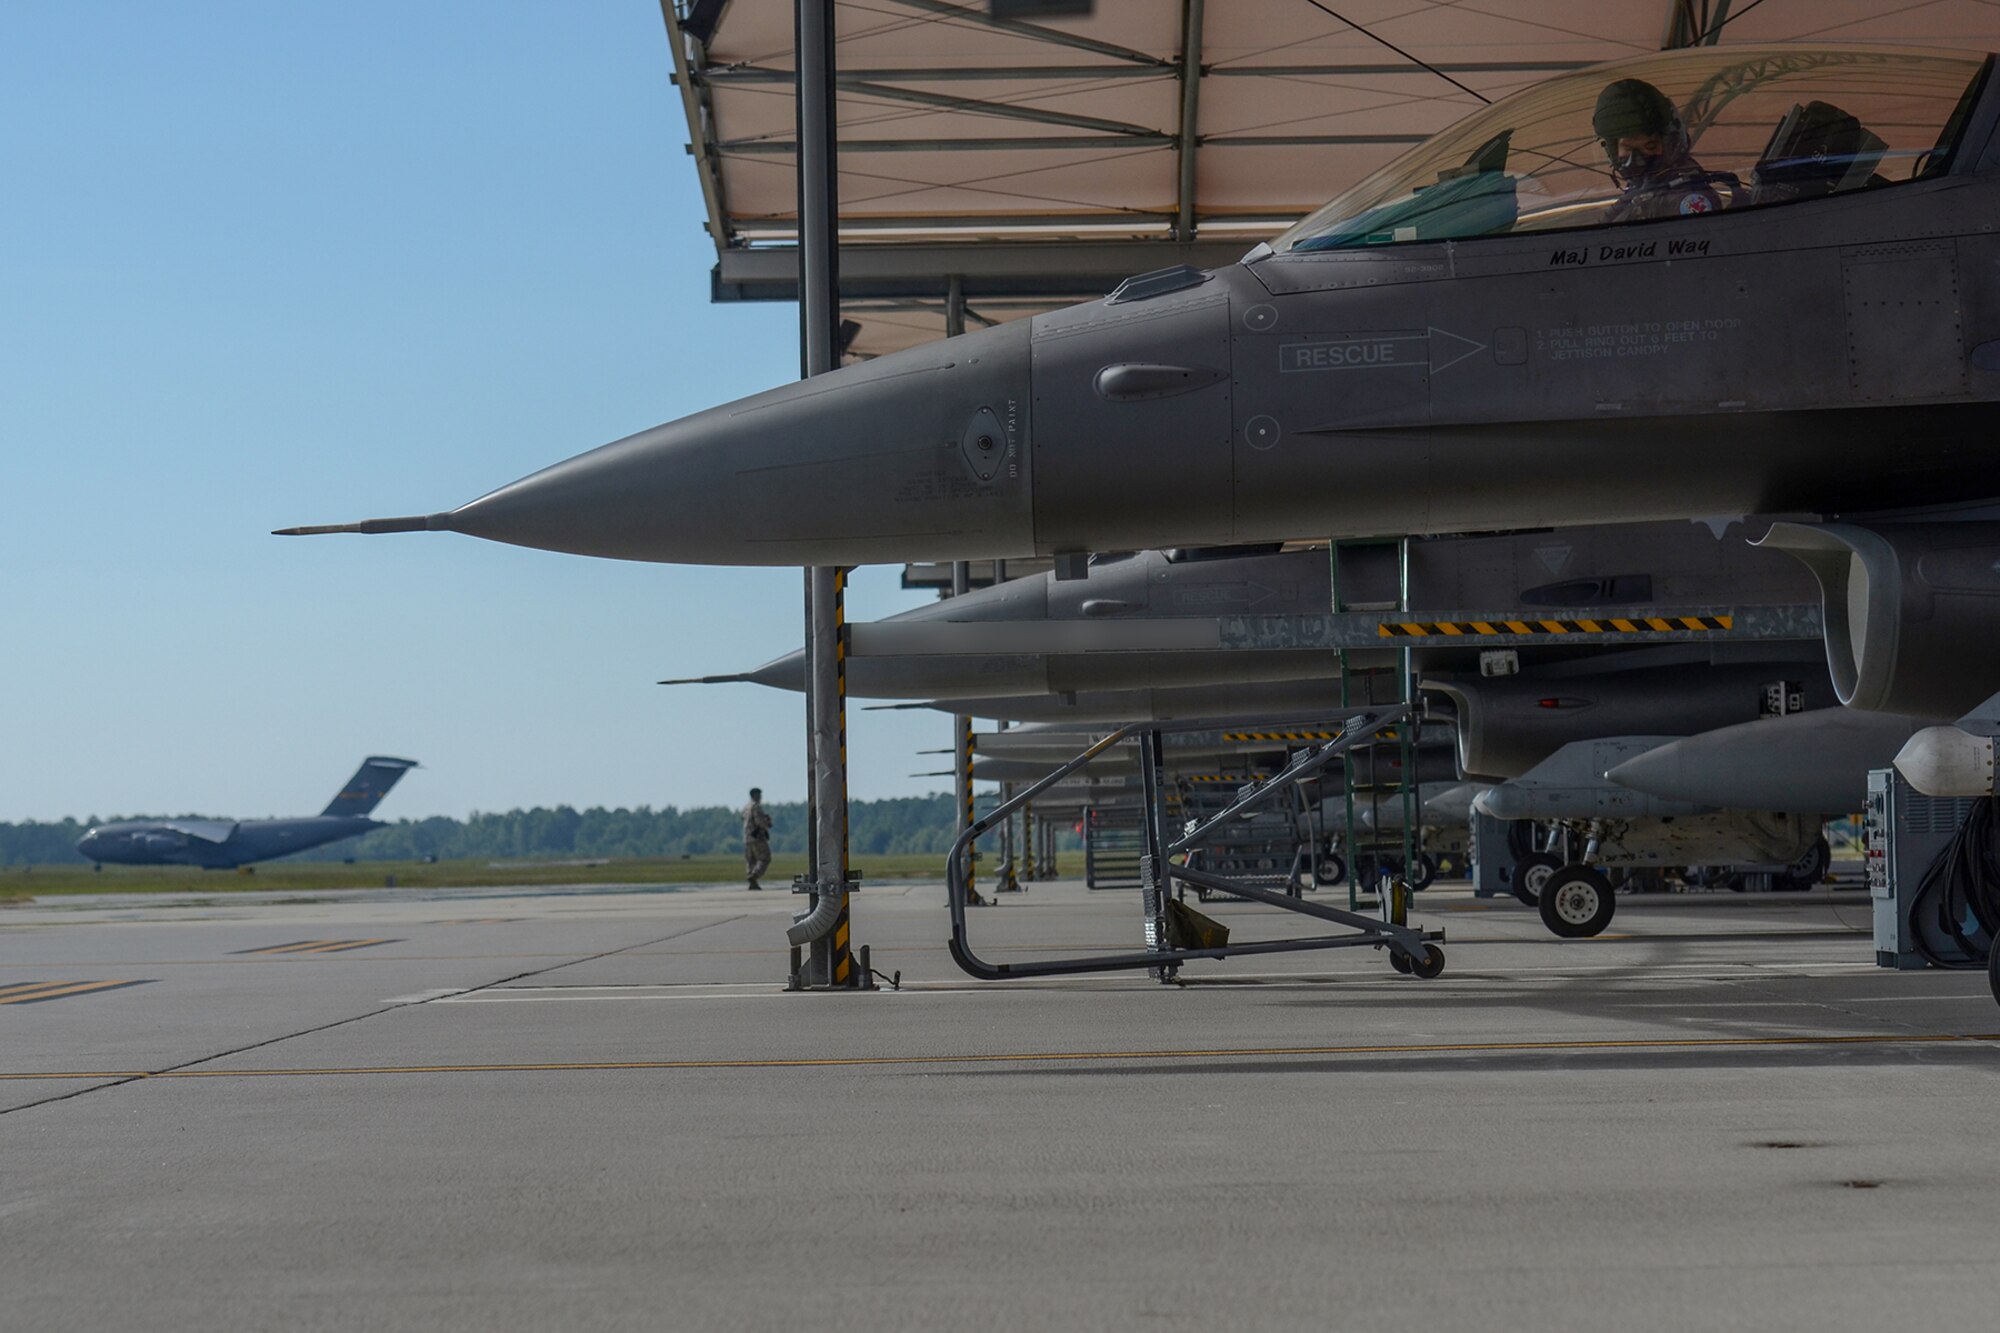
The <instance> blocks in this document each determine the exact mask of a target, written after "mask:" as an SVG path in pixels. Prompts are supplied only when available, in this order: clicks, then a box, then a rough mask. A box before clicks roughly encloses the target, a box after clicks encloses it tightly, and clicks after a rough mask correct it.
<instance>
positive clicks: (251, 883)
mask: <svg viewBox="0 0 2000 1333" xmlns="http://www.w3.org/2000/svg"><path fill="white" fill-rule="evenodd" d="M854 868H855V870H856V871H857V872H859V873H860V875H861V877H862V880H863V882H864V883H865V882H867V881H869V880H882V879H912V878H917V879H924V878H936V877H940V876H942V875H943V874H944V856H943V854H942V853H924V854H922V855H908V856H861V857H856V858H855V859H854ZM804 870H805V857H804V856H802V855H798V854H791V855H785V856H779V857H775V858H773V860H772V862H771V869H770V870H769V871H768V872H767V873H766V874H765V876H764V885H765V887H766V888H772V889H779V890H786V889H789V888H790V887H791V883H792V877H793V876H794V875H797V874H800V873H801V872H803V871H804ZM742 878H743V858H742V857H741V856H736V855H724V856H692V857H687V858H685V859H682V858H675V859H672V860H668V859H665V858H661V859H653V860H631V861H616V860H613V861H590V862H583V861H567V862H554V861H435V862H424V861H361V862H357V863H356V864H354V865H343V864H342V863H340V862H338V861H266V862H263V863H262V864H260V865H257V866H255V867H245V868H244V869H242V870H235V871H230V870H191V869H187V868H184V867H178V866H106V867H104V869H103V870H102V871H93V870H92V869H91V868H90V867H89V866H33V867H29V866H9V867H6V868H5V869H0V902H14V903H20V902H25V901H28V900H30V899H34V898H45V897H50V896H53V895H56V894H69V893H231V892H238V893H240V892H250V891H270V890H278V889H379V888H386V887H390V886H391V882H392V881H393V885H394V887H397V888H406V889H412V888H466V887H474V886H477V887H510V886H514V885H521V886H535V885H548V884H718V883H719V884H727V883H731V882H737V881H741V879H742Z"/></svg>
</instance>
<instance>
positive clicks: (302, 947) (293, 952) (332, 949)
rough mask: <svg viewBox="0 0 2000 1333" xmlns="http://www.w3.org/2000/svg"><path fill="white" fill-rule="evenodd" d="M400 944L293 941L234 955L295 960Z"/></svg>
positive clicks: (351, 941)
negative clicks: (278, 956) (303, 957)
mask: <svg viewBox="0 0 2000 1333" xmlns="http://www.w3.org/2000/svg"><path fill="white" fill-rule="evenodd" d="M400 943H402V941H400V940H392V939H379V940H293V941H292V942H291V943H290V944H273V945H271V946H270V947H268V948H264V949H238V950H236V954H237V956H238V957H241V956H243V955H246V954H252V955H263V956H266V957H273V956H277V955H284V956H286V957H292V958H296V957H299V956H301V955H306V954H323V953H346V952H347V951H348V950H350V949H366V948H370V947H372V946H373V945H377V944H400Z"/></svg>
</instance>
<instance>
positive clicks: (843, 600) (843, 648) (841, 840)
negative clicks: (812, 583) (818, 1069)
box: [827, 568, 855, 986]
mask: <svg viewBox="0 0 2000 1333" xmlns="http://www.w3.org/2000/svg"><path fill="white" fill-rule="evenodd" d="M833 679H834V687H833V698H834V709H835V713H836V715H835V727H836V734H837V736H838V741H839V750H840V767H839V771H838V775H837V780H838V781H839V783H840V800H839V807H840V809H839V816H840V835H839V837H838V839H837V840H836V843H835V855H834V857H833V858H831V859H832V860H833V862H834V864H835V866H837V868H838V871H839V877H838V882H839V884H840V919H839V920H838V921H837V922H835V923H834V927H833V934H832V935H831V936H829V938H830V939H831V940H832V942H833V945H832V951H831V954H830V956H829V958H828V960H827V963H828V966H827V974H828V975H829V976H830V977H832V978H833V984H834V985H836V986H852V985H854V984H855V977H854V947H853V945H852V943H851V942H850V941H849V938H848V937H849V936H850V934H852V927H853V922H852V920H851V918H850V912H851V910H852V906H853V900H852V899H851V898H850V897H849V896H848V893H847V884H848V874H849V871H850V869H851V866H850V863H849V861H848V845H847V832H848V830H847V570H846V569H844V568H836V569H835V570H834V571H833Z"/></svg>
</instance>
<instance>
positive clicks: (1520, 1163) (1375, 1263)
mask: <svg viewBox="0 0 2000 1333" xmlns="http://www.w3.org/2000/svg"><path fill="white" fill-rule="evenodd" d="M1344 900H1345V899H1344V894H1342V895H1340V897H1339V899H1338V901H1339V902H1341V903H1343V904H1344ZM795 905H796V900H794V899H793V898H792V897H791V895H789V894H786V893H782V892H778V893H774V892H764V893H760V894H751V893H745V892H743V891H742V890H740V889H737V888H710V889H679V890H674V891H665V890H663V891H657V892H643V891H642V892H634V891H629V890H585V889H579V890H564V891H526V892H524V891H505V892H503V891H477V890H457V891H436V892H428V893H422V892H414V891H405V890H388V891H376V892H369V893H339V894H316V895H283V894H260V895H254V896H252V895H236V894H229V895H217V896H215V897H213V898H209V899H180V900H162V899H159V898H123V899H114V898H71V899H50V900H47V901H45V902H40V903H35V904H31V905H29V906H26V907H21V908H15V909H10V910H7V911H4V912H0V1291H4V1292H5V1299H4V1301H0V1327H5V1328H9V1329H12V1328H21V1329H36V1330H46V1329H67V1328H93V1329H94V1328H108V1327H119V1326H122V1327H133V1328H148V1329H150V1328H200V1329H202V1330H204V1331H208V1330H235V1329H243V1330H253V1329H254V1330H268V1329H271V1328H279V1327H282V1328H294V1329H318V1328H328V1329H334V1328H340V1329H346V1328H395V1329H468V1330H470V1329H480V1330H489V1329H528V1328H562V1329H641V1328H644V1329H659V1328H666V1329H701V1330H708V1329H723V1330H728V1329H746V1330H747V1329H756V1330H762V1329H773V1328H780V1327H788V1328H805V1327H810V1328H815V1329H835V1330H849V1329H851V1330H857V1331H859V1330H879V1329H925V1330H938V1329H980V1330H988V1329H991V1328H993V1327H995V1326H1008V1325H1011V1326H1015V1327H1030V1328H1061V1329H1127V1328H1144V1329H1154V1328H1166V1329H1173V1328H1188V1329H1313V1330H1324V1329H1328V1328H1371V1327H1412V1328H1426V1329H1434V1328H1448V1329H1468V1330H1473V1329H1476V1330H1495V1329H1514V1328H1534V1329H1551V1330H1564V1329H1603V1328H1607V1327H1609V1328H1619V1329H1691V1328H1701V1329H1716V1328H1725V1329H1729V1328H1743V1329H1757V1330H1773V1329H1816V1330H1825V1329H1880V1328H1884V1327H1888V1326H1891V1325H1892V1324H1895V1323H1899V1322H1903V1321H1908V1320H1911V1319H1921V1320H1924V1321H1926V1322H1929V1321H1938V1322H1940V1323H1941V1324H1942V1325H1943V1326H1966V1327H1984V1326H1986V1325H1987V1324H1988V1323H1989V1322H1990V1321H1991V1319H1992V1317H1993V1315H1992V1311H1993V1309H1994V1303H1995V1299H1996V1297H1995V1294H1994V1291H1993V1286H1992V1277H1991V1273H1992V1269H1991V1259H1992V1256H1993V1255H1994V1253H1995V1247H1996V1244H2000V1241H1996V1236H2000V1171H1996V1168H1995V1160H1996V1156H2000V1154H1996V1152H1995V1144H1996V1139H2000V1135H1996V1126H2000V1010H1996V1008H1995V1006H1994V1004H1993V1001H1992V998H1991V996H1990V995H1989V994H1988V992H1987V989H1986V983H1985V979H1984V977H1983V976H1982V975H1979V974H1971V973H1942V972H1926V973H1894V972H1886V971H1881V970H1879V969H1877V968H1876V967H1875V966H1874V965H1873V952H1872V946H1871V944H1870V941H1869V938H1868V935H1867V929H1868V922H1869V910H1868V901H1867V899H1866V897H1865V895H1862V894H1860V893H1856V892H1853V891H1843V892H1828V891H1825V890H1819V891H1815V892H1813V893H1811V894H1803V895H1771V896H1754V895H1744V896H1739V895H1731V894H1713V895H1679V896H1661V897H1647V898H1626V899H1624V900H1622V901H1621V903H1620V906H1619V912H1618V917H1617V919H1616V920H1615V921H1614V922H1613V923H1612V930H1611V933H1610V934H1608V935H1607V936H1605V937H1602V938H1599V939H1596V940H1584V941H1560V940H1556V939H1554V938H1552V937H1550V936H1549V935H1548V934H1547V933H1546V932H1545V931H1544V930H1543V928H1542V926H1541V924H1540V921H1539V920H1538V919H1537V918H1536V917H1535V915H1534V914H1533V913H1532V912H1531V911H1530V910H1529V909H1526V908H1523V907H1520V906H1519V905H1517V904H1515V903H1513V902H1512V901H1511V900H1507V901H1502V902H1478V901H1475V900H1473V899H1472V898H1471V897H1470V895H1469V893H1468V892H1467V891H1466V889H1465V888H1464V886H1462V885H1461V886H1452V885H1441V886H1439V887H1437V888H1435V889H1432V890H1430V891H1428V892H1426V893H1424V894H1422V895H1420V896H1419V899H1418V916H1419V918H1420V919H1421V920H1422V921H1423V922H1424V923H1425V924H1435V925H1442V926H1443V927H1444V928H1445V929H1446V930H1447V931H1448V932H1449V935H1450V939H1449V941H1448V943H1447V944H1446V946H1445V948H1446V952H1447V955H1448V959H1449V963H1448V968H1447V971H1446V972H1445V974H1444V975H1443V976H1442V977H1440V978H1438V979H1436V980H1433V981H1428V982H1426V981H1422V980H1418V979H1415V978H1409V977H1402V976H1397V975H1395V974H1394V973H1392V972H1391V971H1390V969H1389V967H1388V966H1387V963H1386V960H1385V959H1384V957H1383V956H1382V955H1381V954H1380V953H1379V952H1377V951H1375V950H1372V949H1358V950H1336V951H1331V952H1326V953H1316V954H1297V955H1278V956H1263V957H1249V958H1240V959H1233V960H1229V961H1225V962H1221V963H1212V964H1207V965H1197V966H1191V967H1190V968H1188V969H1187V971H1186V972H1185V974H1184V976H1185V978H1186V980H1187V982H1188V984H1187V985H1185V986H1182V987H1164V986H1161V985H1159V984H1157V983H1155V982H1152V981H1150V980H1147V979H1146V978H1145V977H1144V976H1143V975H1129V974H1128V975H1119V976H1110V977H1102V978H1079V979H1071V980H1063V981H1044V982H1014V983H1005V984H998V985H994V984H983V983H978V982H973V981H971V980H969V979H968V978H965V977H964V976H963V975H962V974H960V973H959V972H958V971H957V970H956V969H955V968H954V967H953V965H952V964H951V962H950V960H949V958H948V957H947V956H946V954H945V951H944V947H943V944H944V937H945V924H946V923H945V914H944V909H943V901H942V891H941V889H940V888H939V887H938V886H937V885H934V884H932V885H915V886H905V885H900V884H899V885H893V886H884V887H877V888H869V889H866V890H865V891H864V892H863V893H862V894H861V895H860V896H859V897H857V899H856V901H855V910H854V921H855V938H856V940H857V941H860V942H867V943H870V944H872V945H873V946H874V958H875V964H876V966H877V967H878V968H879V969H881V970H883V971H898V970H899V971H900V972H901V973H902V978H903V989H902V990H901V991H898V992H889V991H883V992H878V993H875V994H843V995H787V994H785V993H783V992H782V990H781V984H782V980H783V974H784V970H785V947H784V941H783V926H784V924H785V922H786V919H787V916H788V914H789V913H790V911H791V910H793V908H794V907H795ZM1203 910H1206V911H1209V912H1210V913H1211V914H1212V915H1215V916H1217V917H1218V918H1220V919H1223V920H1225V921H1226V922H1227V923H1228V924H1230V925H1231V926H1232V928H1233V929H1234V930H1236V932H1237V938H1238V939H1251V938H1275V937H1278V936H1280V935H1294V934H1301V933H1306V932H1307V931H1309V930H1311V929H1313V928H1314V925H1313V923H1310V922H1303V921H1297V920H1294V919H1292V918H1290V917H1288V916H1285V915H1283V914H1280V913H1278V912H1276V911H1274V910H1273V909H1269V908H1265V907H1261V906H1255V905H1248V904H1222V903H1217V904H1210V905H1208V906H1207V907H1205V908H1204V909H1203ZM971 928H972V931H973V933H974V936H975V941H976V947H978V948H979V949H980V950H981V951H982V952H985V953H987V954H989V955H990V956H993V957H995V958H998V959H1003V960H1004V959H1008V958H1026V957H1031V956H1039V955H1050V954H1069V953H1075V952H1079V951H1090V952H1100V951H1108V950H1122V949H1129V948H1133V947H1136V946H1137V943H1138V932H1139V920H1138V903H1137V899H1136V895H1135V894H1133V893H1131V892H1100V893H1091V892H1089V891H1087V890H1085V889H1083V888H1082V887H1081V886H1080V885H1077V884H1074V883H1061V884H1039V885H1034V886H1032V887H1031V889H1030V891H1029V892H1028V893H1026V894H1023V895H1020V896H1019V897H1009V898H1007V899H1004V900H1003V901H1002V903H1001V905H999V906H996V907H992V908H988V909H982V910H976V911H974V913H973V914H972V919H971Z"/></svg>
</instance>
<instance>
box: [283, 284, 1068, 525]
mask: <svg viewBox="0 0 2000 1333" xmlns="http://www.w3.org/2000/svg"><path fill="white" fill-rule="evenodd" d="M1028 407H1029V389H1028V323H1027V321H1026V320H1022V321H1018V322H1016V323H1013V324H1007V325H1002V326H1000V327H997V328H993V329H988V330H984V331H981V332H979V333H975V334H969V335H967V336H965V337H962V338H954V339H951V340H950V341H948V342H944V343H936V344H931V345H928V346H923V347H917V348H912V349H910V350H908V351H905V352H899V353H896V354H894V355H891V356H885V357H881V358H879V359H877V360H874V361H869V362H865V363H863V364H861V365H857V366H849V367H846V368H844V369H841V370H837V371H834V372H832V373H830V374H827V375H822V376H819V377H817V378H814V379H811V380H806V381H801V382H799V383H795V384H788V385H785V386H783V387H782V388H778V389H773V390H770V391H769V392H766V393H761V394H757V395H756V396H754V397H751V398H745V399H743V400H741V401H739V402H734V403H729V404H725V405H724V406H721V407H716V408H711V409H710V410H708V411H705V412H699V413H696V414H695V415H693V416H690V417H684V418H682V419H681V420H679V421H673V422H669V423H668V424H666V425H664V426H657V427H655V428H653V429H652V430H648V431H642V432H640V433H639V434H637V435H633V436H629V437H627V438H626V439H623V440H619V441H617V442H615V443H612V444H607V445H605V446H604V447H602V448H600V449H594V450H592V451H591V452H589V453H586V454H580V455H578V456H577V457H575V458H571V459H569V460H567V461H566V462H562V463H558V464H556V465H555V466H553V467H549V468H544V469H543V470H542V471H540V472H537V473H534V474H533V475H531V476H527V477H523V478H522V479H521V480H519V481H516V482H513V483H511V484H510V485H506V486H502V487H501V488H500V489H498V490H496V491H492V492H490V493H489V494H486V495H483V496H481V497H480V498H479V499H477V500H474V501H472V502H471V503H470V504H465V505H461V506H459V507H458V508H457V509H453V510H450V511H449V512H446V513H441V514H432V515H429V516H428V517H424V518H417V519H407V520H374V521H371V522H369V523H363V524H354V525H342V526H337V527H333V528H322V529H309V530H307V529H293V530H290V531H293V532H304V531H349V532H352V531H406V530H413V529H427V530H430V531H450V532H463V533H467V534H469V535H471V536H474V537H484V538H487V539H488V540H490V541H498V542H508V543H510V544H513V545H516V546H534V547H540V548H542V549H544V550H550V551H566V552H570V553H573V554H577V555H594V556H606V557H610V558H613V559H620V560H652V561H664V562H669V563H681V564H717V565H798V564H869V563H884V562H893V561H901V560H907V559H931V560H954V559H969V558H972V557H986V556H994V555H1027V554H1031V553H1032V551H1033V548H1034V533H1033V513H1032V499H1031V494H1032V493H1031V490H1030V486H1029V478H1028V455H1029V441H1028V429H1029V427H1028Z"/></svg>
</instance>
